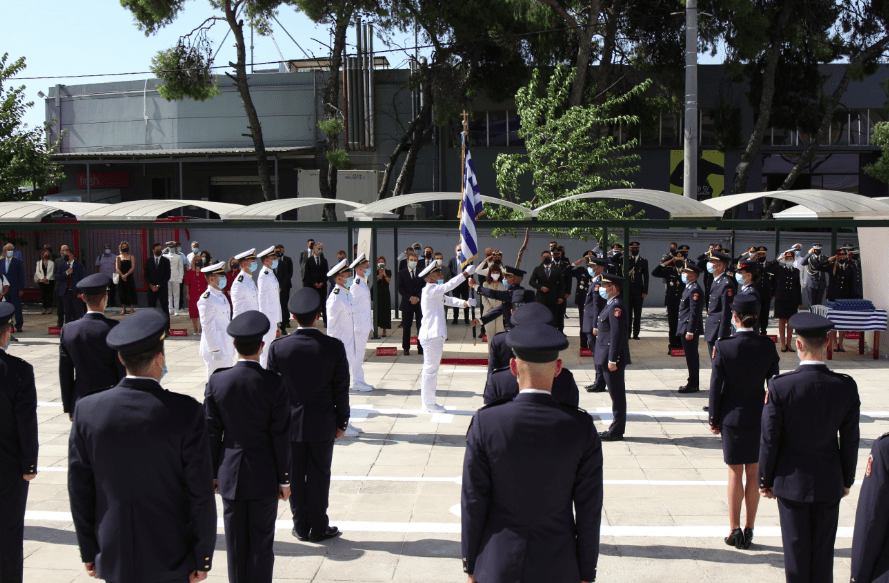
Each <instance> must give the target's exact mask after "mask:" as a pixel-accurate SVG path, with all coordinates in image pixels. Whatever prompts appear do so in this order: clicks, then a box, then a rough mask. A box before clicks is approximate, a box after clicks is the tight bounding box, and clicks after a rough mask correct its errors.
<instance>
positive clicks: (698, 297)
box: [691, 294, 701, 301]
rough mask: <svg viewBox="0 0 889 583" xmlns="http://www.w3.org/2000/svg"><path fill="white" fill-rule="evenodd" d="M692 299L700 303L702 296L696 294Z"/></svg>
mask: <svg viewBox="0 0 889 583" xmlns="http://www.w3.org/2000/svg"><path fill="white" fill-rule="evenodd" d="M691 299H693V300H694V301H698V300H699V299H701V296H700V294H695V295H693V296H691Z"/></svg>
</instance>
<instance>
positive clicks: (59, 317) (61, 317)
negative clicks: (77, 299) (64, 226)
mask: <svg viewBox="0 0 889 583" xmlns="http://www.w3.org/2000/svg"><path fill="white" fill-rule="evenodd" d="M67 252H68V246H67V245H62V246H61V247H59V254H60V255H58V256H57V257H54V258H53V260H52V261H53V263H54V264H55V272H56V273H58V272H59V267H61V266H62V263H64V262H65V254H66V253H67ZM55 297H56V298H58V302H59V304H58V306H57V308H56V325H57V326H59V327H60V328H61V326H62V324H64V323H65V304H64V303H63V302H62V296H61V294H55Z"/></svg>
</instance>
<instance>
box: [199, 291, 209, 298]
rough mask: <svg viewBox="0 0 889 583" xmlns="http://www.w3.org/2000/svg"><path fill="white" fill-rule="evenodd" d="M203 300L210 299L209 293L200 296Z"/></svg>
mask: <svg viewBox="0 0 889 583" xmlns="http://www.w3.org/2000/svg"><path fill="white" fill-rule="evenodd" d="M201 297H202V298H204V299H205V300H206V299H207V298H209V297H210V292H204V295H202V296H201Z"/></svg>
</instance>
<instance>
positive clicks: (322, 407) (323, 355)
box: [268, 328, 349, 484]
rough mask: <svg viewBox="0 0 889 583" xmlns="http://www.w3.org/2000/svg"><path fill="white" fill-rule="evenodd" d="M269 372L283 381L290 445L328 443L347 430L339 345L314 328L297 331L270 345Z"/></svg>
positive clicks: (344, 365) (344, 367)
mask: <svg viewBox="0 0 889 583" xmlns="http://www.w3.org/2000/svg"><path fill="white" fill-rule="evenodd" d="M268 369H269V370H270V371H272V372H276V373H278V374H280V375H281V376H282V377H284V384H285V385H286V387H287V395H288V397H289V398H290V441H297V442H311V441H328V440H331V439H333V438H334V437H335V436H336V430H337V429H345V428H346V425H347V424H348V423H349V361H348V360H347V359H346V347H345V346H344V345H343V343H342V342H340V341H339V340H337V339H336V338H332V337H330V336H328V335H326V334H324V333H323V332H321V331H320V330H318V329H317V328H297V329H296V330H295V331H294V332H293V333H292V334H290V335H288V336H284V337H283V338H278V339H277V340H275V341H273V342H272V346H271V347H270V348H269V361H268ZM281 483H282V484H283V482H281Z"/></svg>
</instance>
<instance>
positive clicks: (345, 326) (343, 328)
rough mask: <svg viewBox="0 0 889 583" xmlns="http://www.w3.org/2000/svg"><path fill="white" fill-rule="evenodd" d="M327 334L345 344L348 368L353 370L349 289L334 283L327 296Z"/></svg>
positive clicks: (353, 326) (353, 327) (352, 326)
mask: <svg viewBox="0 0 889 583" xmlns="http://www.w3.org/2000/svg"><path fill="white" fill-rule="evenodd" d="M325 305H326V307H327V335H328V336H332V337H333V338H336V339H337V340H339V341H340V342H342V343H343V344H344V345H345V346H346V358H347V359H348V361H349V370H354V368H355V367H354V366H353V365H352V362H353V361H354V360H355V325H354V323H353V315H352V296H351V295H350V294H349V290H347V289H346V288H344V287H343V286H341V285H339V284H336V286H335V287H334V288H333V291H332V292H330V295H329V296H327V303H326V304H325Z"/></svg>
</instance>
